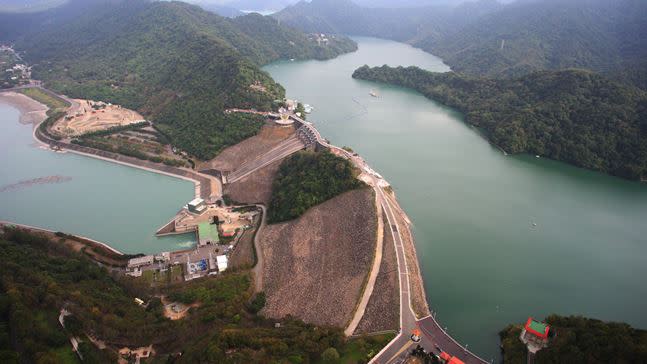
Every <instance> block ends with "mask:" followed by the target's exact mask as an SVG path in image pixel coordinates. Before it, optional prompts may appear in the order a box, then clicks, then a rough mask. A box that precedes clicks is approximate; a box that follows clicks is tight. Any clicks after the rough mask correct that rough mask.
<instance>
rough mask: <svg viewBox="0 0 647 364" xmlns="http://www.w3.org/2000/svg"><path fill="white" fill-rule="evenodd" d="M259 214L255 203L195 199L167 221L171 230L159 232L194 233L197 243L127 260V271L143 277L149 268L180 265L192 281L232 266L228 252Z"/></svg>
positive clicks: (129, 273)
mask: <svg viewBox="0 0 647 364" xmlns="http://www.w3.org/2000/svg"><path fill="white" fill-rule="evenodd" d="M258 214H259V211H258V209H257V208H256V207H255V206H246V207H242V208H240V207H239V208H236V207H225V206H220V205H218V204H207V203H206V202H205V201H204V200H203V199H201V198H196V199H194V200H192V201H190V202H189V203H188V204H187V205H186V206H185V208H184V209H182V210H181V211H180V212H179V213H178V215H177V216H176V217H175V219H174V220H173V221H171V222H170V223H169V224H167V226H168V227H170V229H168V230H165V231H164V232H158V235H166V234H183V233H190V232H195V234H196V240H197V244H196V246H195V247H194V248H193V249H189V250H180V251H173V252H164V253H160V254H156V255H145V256H141V257H136V258H132V259H130V260H129V261H128V265H127V268H126V274H128V275H130V276H134V277H141V276H142V275H144V273H145V272H146V271H147V270H150V271H153V272H160V273H161V272H167V271H169V270H171V271H173V267H174V266H181V267H182V277H183V278H184V280H191V279H195V278H199V277H203V276H206V275H214V274H218V273H220V272H223V271H225V270H226V269H227V267H228V265H229V258H228V255H229V254H230V252H231V251H232V249H233V248H234V246H235V245H236V244H237V240H238V239H239V238H240V236H242V233H243V232H244V231H245V230H247V229H250V228H252V225H253V223H254V221H255V218H256V217H257V215H258ZM165 228H166V227H165ZM177 269H178V268H176V270H177ZM148 274H150V273H148Z"/></svg>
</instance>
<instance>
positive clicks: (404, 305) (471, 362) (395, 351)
mask: <svg viewBox="0 0 647 364" xmlns="http://www.w3.org/2000/svg"><path fill="white" fill-rule="evenodd" d="M292 118H293V119H294V120H295V121H297V122H299V123H301V124H302V125H303V126H304V127H306V128H308V129H309V130H310V131H311V132H312V134H313V135H314V136H316V138H317V142H318V143H319V144H320V145H321V146H323V147H326V148H329V149H331V150H333V151H335V152H336V153H337V154H340V155H342V156H344V157H345V158H347V159H349V160H350V161H352V162H353V164H355V166H356V167H358V168H359V169H360V170H362V171H364V172H365V173H366V174H367V175H369V176H370V183H369V184H370V185H371V186H372V187H373V189H374V190H375V193H376V196H377V198H378V206H381V207H382V209H383V210H384V211H385V215H386V222H387V223H388V225H389V231H390V232H391V235H392V236H393V242H394V244H395V252H396V257H397V262H398V273H399V274H398V279H399V283H400V332H399V333H398V335H397V336H396V337H395V338H394V339H393V340H392V341H391V342H390V343H389V344H388V345H387V346H385V347H384V348H383V349H382V351H380V352H379V353H378V354H377V355H376V356H375V357H373V359H371V361H370V363H375V364H378V363H379V364H387V363H396V362H398V363H399V362H402V361H403V359H404V358H405V357H406V356H407V355H408V354H409V352H410V351H411V349H413V348H415V346H416V345H420V346H422V347H423V348H424V349H425V350H426V351H427V352H433V353H436V354H439V353H440V352H441V351H445V352H447V353H448V354H450V355H452V356H455V357H457V358H458V359H460V360H462V361H463V362H464V363H467V364H486V363H488V362H487V361H485V360H483V359H482V358H480V357H478V356H477V355H476V354H474V353H472V352H471V351H469V350H467V349H466V348H465V347H463V346H462V345H460V344H459V343H458V342H457V341H456V340H454V339H453V338H452V337H451V336H449V334H447V332H446V331H445V330H444V329H443V328H442V327H441V326H440V324H438V322H437V321H436V319H435V318H434V317H432V316H427V317H424V318H422V319H420V320H418V319H417V318H416V315H415V313H414V312H413V308H412V307H411V297H410V294H409V292H410V282H409V269H408V267H407V262H406V259H405V252H404V247H403V239H402V235H401V234H400V231H401V229H409V227H408V226H403V227H400V225H399V224H398V220H397V219H396V214H400V215H404V213H403V212H402V211H400V209H399V207H397V206H393V204H392V203H391V202H390V201H389V199H388V198H387V196H386V195H385V194H384V191H383V188H382V187H383V186H387V185H388V183H387V182H386V181H385V180H384V178H382V176H380V175H379V174H378V173H377V172H375V171H374V170H373V169H372V168H371V167H370V166H368V164H366V162H365V161H364V160H363V159H362V158H361V157H359V156H357V155H354V154H352V153H349V152H348V151H346V150H343V149H341V148H339V147H337V146H334V145H331V144H329V143H328V142H327V141H325V140H324V139H323V138H322V137H321V134H320V133H319V131H318V130H317V129H316V128H315V127H314V125H312V124H311V123H309V122H306V121H305V120H303V119H301V118H298V117H296V116H292ZM412 236H413V235H412ZM416 329H417V330H419V331H420V333H421V340H420V342H419V343H414V342H413V341H412V340H411V338H410V336H411V334H412V332H413V331H414V330H416Z"/></svg>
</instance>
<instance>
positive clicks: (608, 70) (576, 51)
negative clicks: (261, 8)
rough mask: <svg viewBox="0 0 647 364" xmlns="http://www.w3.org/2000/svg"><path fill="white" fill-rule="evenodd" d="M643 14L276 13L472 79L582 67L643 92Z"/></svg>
mask: <svg viewBox="0 0 647 364" xmlns="http://www.w3.org/2000/svg"><path fill="white" fill-rule="evenodd" d="M646 13H647V2H645V1H643V0H618V1H608V0H569V1H563V0H542V1H517V2H514V3H512V4H507V5H502V4H499V3H497V2H495V1H492V0H481V1H476V2H471V3H464V4H461V5H459V6H455V7H452V6H447V5H445V6H441V5H438V6H426V7H421V8H413V9H412V8H399V9H380V8H365V7H361V6H359V5H356V4H354V3H353V2H352V1H351V0H313V1H312V2H309V3H308V2H302V3H299V4H296V5H294V6H291V7H288V8H286V9H284V10H283V11H281V12H279V13H277V14H274V15H273V16H275V17H276V18H278V19H280V20H281V21H282V22H284V23H286V24H290V25H292V26H294V27H297V28H299V29H302V30H305V31H308V32H316V31H324V32H342V33H344V34H356V35H367V36H375V37H380V38H387V39H393V40H397V41H402V42H408V43H411V44H413V45H414V46H416V47H419V48H422V49H424V50H426V51H429V52H431V53H433V54H435V55H438V56H440V57H442V58H443V60H444V61H445V62H446V63H447V64H448V65H449V66H451V67H452V69H453V70H454V71H455V72H458V73H465V74H468V75H471V76H490V77H518V76H522V75H525V74H528V73H531V72H534V71H539V70H548V69H551V70H557V69H566V68H586V69H590V70H594V71H596V72H600V73H603V74H605V75H606V76H607V77H611V78H613V79H615V80H618V81H622V82H628V83H631V84H633V85H635V86H638V87H641V88H643V89H647V37H645V36H644V35H645V33H646V32H647V18H646V17H645V16H644V14H646Z"/></svg>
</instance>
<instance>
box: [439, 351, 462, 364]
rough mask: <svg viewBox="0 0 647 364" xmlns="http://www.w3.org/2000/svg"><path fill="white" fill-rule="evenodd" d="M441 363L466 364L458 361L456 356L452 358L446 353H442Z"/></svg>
mask: <svg viewBox="0 0 647 364" xmlns="http://www.w3.org/2000/svg"><path fill="white" fill-rule="evenodd" d="M440 361H441V362H443V363H445V364H465V362H463V361H462V360H460V359H458V358H457V357H455V356H451V355H449V354H447V353H446V352H444V351H442V352H441V353H440Z"/></svg>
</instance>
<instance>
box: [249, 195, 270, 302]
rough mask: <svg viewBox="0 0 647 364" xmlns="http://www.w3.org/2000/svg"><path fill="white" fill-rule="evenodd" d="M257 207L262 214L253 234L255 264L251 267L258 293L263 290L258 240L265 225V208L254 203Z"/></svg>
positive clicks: (255, 288)
mask: <svg viewBox="0 0 647 364" xmlns="http://www.w3.org/2000/svg"><path fill="white" fill-rule="evenodd" d="M256 206H257V207H260V208H261V210H262V213H263V216H262V217H261V224H260V225H259V227H258V230H256V234H255V235H254V249H255V250H256V265H255V266H254V268H252V272H254V281H255V284H254V290H255V291H256V292H257V293H258V292H261V291H262V290H263V250H262V249H263V248H261V243H260V242H259V241H258V239H259V236H260V235H261V232H262V230H263V229H264V228H265V225H266V224H267V210H266V209H265V206H263V205H256Z"/></svg>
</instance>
